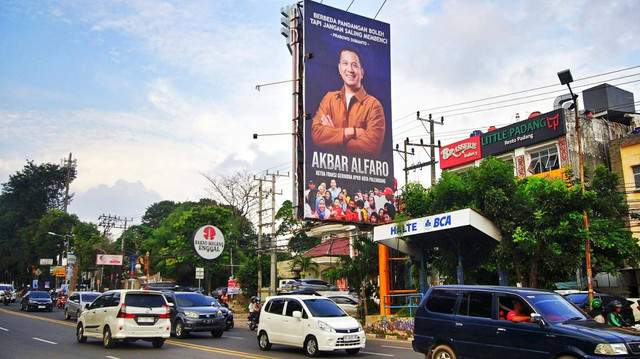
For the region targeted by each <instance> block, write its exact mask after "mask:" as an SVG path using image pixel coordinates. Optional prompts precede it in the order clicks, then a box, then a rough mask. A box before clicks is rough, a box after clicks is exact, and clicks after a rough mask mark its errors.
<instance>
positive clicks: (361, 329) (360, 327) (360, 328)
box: [358, 322, 364, 332]
mask: <svg viewBox="0 0 640 359" xmlns="http://www.w3.org/2000/svg"><path fill="white" fill-rule="evenodd" d="M363 330H364V328H362V324H360V322H358V331H359V332H361V331H363Z"/></svg>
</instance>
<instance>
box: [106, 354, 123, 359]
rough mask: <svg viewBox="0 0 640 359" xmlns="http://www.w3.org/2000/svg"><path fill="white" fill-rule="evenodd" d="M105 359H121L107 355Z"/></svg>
mask: <svg viewBox="0 0 640 359" xmlns="http://www.w3.org/2000/svg"><path fill="white" fill-rule="evenodd" d="M105 358H109V359H120V358H119V357H112V356H111V355H107V356H106V357H105Z"/></svg>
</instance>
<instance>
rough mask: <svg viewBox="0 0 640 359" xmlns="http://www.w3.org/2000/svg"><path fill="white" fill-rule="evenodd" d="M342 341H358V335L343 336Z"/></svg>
mask: <svg viewBox="0 0 640 359" xmlns="http://www.w3.org/2000/svg"><path fill="white" fill-rule="evenodd" d="M343 339H344V340H357V339H358V335H356V334H351V335H345V336H344V337H343Z"/></svg>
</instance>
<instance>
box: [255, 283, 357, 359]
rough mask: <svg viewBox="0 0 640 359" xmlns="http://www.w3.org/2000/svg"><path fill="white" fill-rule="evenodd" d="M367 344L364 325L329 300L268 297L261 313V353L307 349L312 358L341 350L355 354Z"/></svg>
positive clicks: (305, 297)
mask: <svg viewBox="0 0 640 359" xmlns="http://www.w3.org/2000/svg"><path fill="white" fill-rule="evenodd" d="M365 342H366V336H365V333H364V330H363V329H362V326H361V325H360V323H358V321H357V320H356V319H354V318H353V317H351V316H349V315H348V314H347V313H345V312H344V310H342V309H340V307H338V306H337V305H336V303H334V302H333V301H332V300H330V299H328V298H325V297H318V296H312V295H280V296H277V297H268V298H267V299H266V301H265V303H264V305H263V306H262V310H261V311H260V324H259V325H258V345H259V346H260V349H261V350H269V349H271V345H272V344H281V345H289V346H294V347H299V348H303V349H304V351H305V352H306V353H307V355H308V356H311V357H315V356H317V355H319V353H320V352H322V351H333V350H337V349H344V350H346V352H347V353H348V354H352V355H353V354H357V353H358V352H359V351H360V349H362V348H364V346H365Z"/></svg>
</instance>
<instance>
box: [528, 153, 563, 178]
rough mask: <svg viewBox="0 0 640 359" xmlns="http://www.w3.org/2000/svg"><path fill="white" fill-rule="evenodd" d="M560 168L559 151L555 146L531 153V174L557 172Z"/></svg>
mask: <svg viewBox="0 0 640 359" xmlns="http://www.w3.org/2000/svg"><path fill="white" fill-rule="evenodd" d="M559 168H560V161H558V149H557V148H556V147H555V146H554V147H551V148H546V149H544V150H540V151H538V152H532V153H531V163H530V164H529V172H531V173H532V174H538V173H542V172H547V171H551V170H557V169H559Z"/></svg>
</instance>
